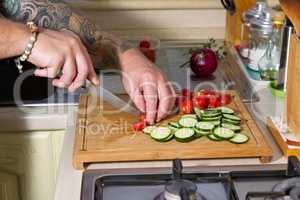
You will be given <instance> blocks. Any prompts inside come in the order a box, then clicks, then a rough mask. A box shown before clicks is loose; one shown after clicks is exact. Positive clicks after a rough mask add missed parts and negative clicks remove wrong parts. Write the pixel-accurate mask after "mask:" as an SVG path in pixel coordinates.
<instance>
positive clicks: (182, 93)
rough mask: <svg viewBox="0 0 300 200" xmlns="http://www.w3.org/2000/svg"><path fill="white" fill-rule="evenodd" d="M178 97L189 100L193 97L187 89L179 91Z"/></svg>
mask: <svg viewBox="0 0 300 200" xmlns="http://www.w3.org/2000/svg"><path fill="white" fill-rule="evenodd" d="M179 96H182V97H187V98H191V97H193V92H192V91H190V90H189V89H187V88H184V89H182V90H181V91H180V94H179Z"/></svg>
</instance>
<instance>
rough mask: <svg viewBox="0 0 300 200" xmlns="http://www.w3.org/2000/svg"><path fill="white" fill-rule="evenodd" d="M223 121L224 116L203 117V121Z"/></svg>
mask: <svg viewBox="0 0 300 200" xmlns="http://www.w3.org/2000/svg"><path fill="white" fill-rule="evenodd" d="M221 119H222V116H216V117H202V119H201V120H202V121H219V120H221Z"/></svg>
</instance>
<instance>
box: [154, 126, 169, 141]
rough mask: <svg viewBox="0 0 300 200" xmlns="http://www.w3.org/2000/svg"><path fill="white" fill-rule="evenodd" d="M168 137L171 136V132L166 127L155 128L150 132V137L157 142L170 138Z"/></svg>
mask: <svg viewBox="0 0 300 200" xmlns="http://www.w3.org/2000/svg"><path fill="white" fill-rule="evenodd" d="M170 135H172V132H171V130H170V129H169V128H167V127H162V126H159V127H156V128H155V129H153V131H152V132H151V137H152V138H153V139H154V140H157V141H164V140H166V139H167V138H168V137H170Z"/></svg>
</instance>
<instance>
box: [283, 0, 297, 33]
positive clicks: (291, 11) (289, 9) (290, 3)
mask: <svg viewBox="0 0 300 200" xmlns="http://www.w3.org/2000/svg"><path fill="white" fill-rule="evenodd" d="M280 4H281V8H282V10H283V11H284V13H285V14H286V15H287V17H288V18H289V19H290V20H291V22H292V23H293V25H294V28H295V30H296V33H297V35H298V37H299V36H300V1H299V0H280Z"/></svg>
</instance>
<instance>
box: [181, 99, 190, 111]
mask: <svg viewBox="0 0 300 200" xmlns="http://www.w3.org/2000/svg"><path fill="white" fill-rule="evenodd" d="M179 106H180V111H181V113H183V114H191V113H192V112H193V102H192V101H191V100H188V99H186V100H184V101H183V102H182V103H181V104H180V105H179Z"/></svg>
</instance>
